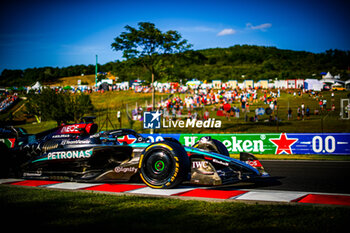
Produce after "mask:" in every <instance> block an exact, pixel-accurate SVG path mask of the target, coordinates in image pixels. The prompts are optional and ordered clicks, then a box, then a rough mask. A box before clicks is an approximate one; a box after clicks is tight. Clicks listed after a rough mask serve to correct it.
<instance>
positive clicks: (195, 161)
mask: <svg viewBox="0 0 350 233" xmlns="http://www.w3.org/2000/svg"><path fill="white" fill-rule="evenodd" d="M90 120H91V119H90ZM96 131H97V125H96V124H95V123H93V122H83V123H79V124H72V125H64V126H60V127H57V128H55V129H52V130H49V131H46V132H43V133H40V134H37V135H31V136H30V137H31V138H30V140H26V143H22V144H21V145H17V146H16V147H15V148H12V149H9V151H8V153H9V154H11V156H13V158H15V159H14V160H15V161H13V162H12V163H11V165H12V167H13V168H12V169H11V171H12V172H13V174H19V175H20V176H22V177H24V178H27V179H50V180H69V181H78V182H99V181H101V182H112V181H113V182H121V181H132V182H134V181H137V180H140V179H141V180H142V182H144V183H145V184H146V185H148V186H150V187H152V188H173V187H175V186H177V185H179V184H181V183H182V182H189V183H191V184H199V185H223V184H232V183H236V182H240V181H244V180H251V179H255V178H257V177H268V176H269V175H268V173H266V172H265V171H264V168H263V166H262V165H261V163H260V162H259V160H258V159H256V158H255V157H254V156H253V155H252V154H248V153H241V158H240V160H237V159H233V158H230V157H229V153H228V151H227V149H226V147H225V146H224V145H223V144H222V143H221V142H219V141H217V140H215V139H212V138H210V137H202V138H201V139H200V140H199V142H197V143H196V144H195V145H194V146H193V147H186V146H183V145H181V144H180V143H179V141H177V140H175V139H173V138H165V139H164V141H161V142H155V143H150V142H148V140H147V139H145V138H143V137H142V136H141V135H139V134H138V133H136V132H135V131H133V130H130V129H117V130H111V131H102V132H99V133H96ZM14 165H15V166H14Z"/></svg>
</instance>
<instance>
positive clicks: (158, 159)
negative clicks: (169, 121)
mask: <svg viewBox="0 0 350 233" xmlns="http://www.w3.org/2000/svg"><path fill="white" fill-rule="evenodd" d="M139 170H140V177H141V179H142V180H143V182H144V183H145V184H146V185H148V186H149V187H151V188H158V189H159V188H164V189H169V188H174V187H176V186H177V185H179V184H181V183H182V181H184V180H186V179H187V177H188V173H189V171H190V161H189V158H188V156H187V153H186V151H185V150H184V148H183V147H182V146H181V145H179V144H177V143H174V142H170V141H163V142H157V143H154V144H151V145H150V146H148V147H147V148H146V149H145V150H144V153H143V154H142V155H141V158H140V162H139Z"/></svg>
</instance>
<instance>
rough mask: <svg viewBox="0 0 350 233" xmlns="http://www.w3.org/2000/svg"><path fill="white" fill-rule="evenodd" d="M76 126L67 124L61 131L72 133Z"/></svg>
mask: <svg viewBox="0 0 350 233" xmlns="http://www.w3.org/2000/svg"><path fill="white" fill-rule="evenodd" d="M77 128H78V125H67V126H64V127H63V128H62V130H61V133H73V132H74V131H75V130H76V129H77Z"/></svg>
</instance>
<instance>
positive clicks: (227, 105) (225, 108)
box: [224, 102, 231, 119]
mask: <svg viewBox="0 0 350 233" xmlns="http://www.w3.org/2000/svg"><path fill="white" fill-rule="evenodd" d="M230 110H231V105H230V104H229V103H228V102H225V104H224V111H225V116H226V118H227V119H229V117H230Z"/></svg>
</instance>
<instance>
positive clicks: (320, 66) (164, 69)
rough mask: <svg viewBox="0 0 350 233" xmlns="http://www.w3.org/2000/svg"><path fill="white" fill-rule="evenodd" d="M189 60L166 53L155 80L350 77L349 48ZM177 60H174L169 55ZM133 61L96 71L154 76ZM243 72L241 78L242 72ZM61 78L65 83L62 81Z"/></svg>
mask: <svg viewBox="0 0 350 233" xmlns="http://www.w3.org/2000/svg"><path fill="white" fill-rule="evenodd" d="M183 55H184V56H183V57H186V58H187V59H180V58H179V57H180V56H176V55H174V56H176V57H175V58H174V57H172V56H168V55H167V56H163V57H162V62H161V64H158V65H157V72H156V74H157V79H158V80H162V81H179V80H180V79H182V80H183V81H186V80H189V79H193V78H197V79H200V80H215V79H221V80H230V79H234V80H239V81H243V80H244V79H253V80H260V79H275V78H279V79H290V78H315V77H316V78H320V77H321V75H320V73H321V72H328V71H330V72H331V73H332V74H333V75H335V74H340V75H341V77H342V78H343V79H344V80H346V79H349V71H348V67H349V66H350V51H341V50H327V51H325V52H323V53H317V54H316V53H311V52H305V51H292V50H283V49H278V48H276V47H265V46H253V45H235V46H232V47H229V48H212V49H205V50H197V51H188V52H186V53H184V54H183ZM169 58H173V59H169ZM137 64H138V62H137V61H135V60H132V61H131V60H125V61H117V62H108V63H106V64H103V65H98V71H102V72H111V73H112V74H114V75H116V76H118V77H119V78H120V80H121V81H126V80H132V79H136V78H140V79H144V80H150V77H151V76H150V74H149V72H147V71H146V70H145V69H144V67H143V66H142V65H140V64H139V65H137ZM94 73H95V67H94V65H88V66H86V65H76V66H69V67H63V68H58V67H42V68H30V69H25V70H7V69H5V70H4V71H3V72H2V73H1V76H0V85H2V86H21V85H32V84H33V83H35V82H36V81H40V82H41V83H48V82H50V83H54V82H57V80H59V79H61V78H63V77H71V76H79V77H80V75H81V74H94ZM242 75H243V76H242ZM62 82H63V81H62Z"/></svg>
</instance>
